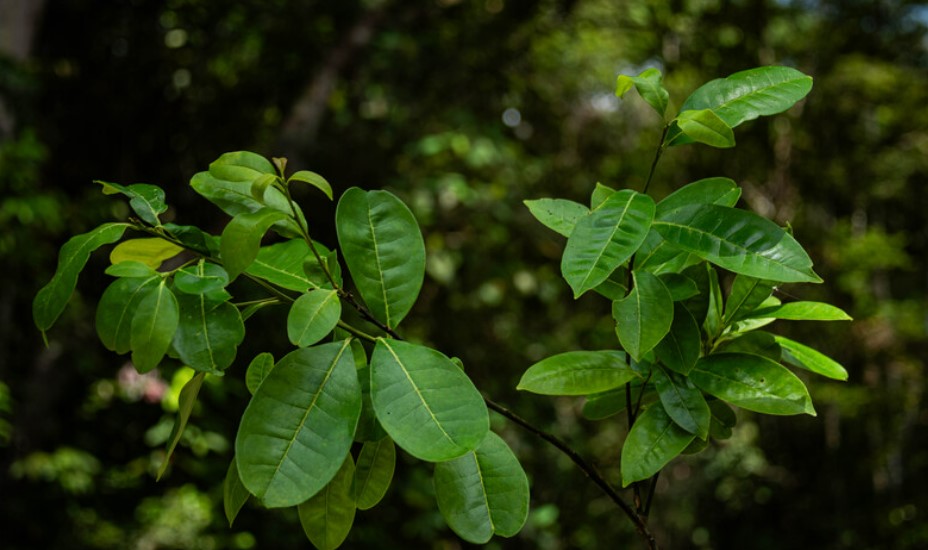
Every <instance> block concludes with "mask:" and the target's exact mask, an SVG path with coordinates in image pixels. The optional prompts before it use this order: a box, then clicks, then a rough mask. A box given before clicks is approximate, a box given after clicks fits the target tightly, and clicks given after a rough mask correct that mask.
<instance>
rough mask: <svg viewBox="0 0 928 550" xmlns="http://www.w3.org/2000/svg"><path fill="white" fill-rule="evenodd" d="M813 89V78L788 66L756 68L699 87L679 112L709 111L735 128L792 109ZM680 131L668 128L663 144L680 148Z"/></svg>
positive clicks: (681, 141) (687, 141)
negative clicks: (761, 117)
mask: <svg viewBox="0 0 928 550" xmlns="http://www.w3.org/2000/svg"><path fill="white" fill-rule="evenodd" d="M811 89H812V78H811V77H808V76H806V75H804V74H802V73H801V72H799V71H797V70H795V69H791V68H789V67H759V68H756V69H750V70H747V71H741V72H738V73H735V74H733V75H731V76H728V77H727V78H718V79H715V80H712V81H710V82H707V83H706V84H703V85H702V86H700V87H699V88H698V89H697V90H696V91H694V92H693V93H692V94H690V96H689V97H688V98H687V99H686V101H684V102H683V105H682V106H681V107H680V111H681V112H682V111H689V110H699V109H711V110H712V111H713V112H714V113H715V114H716V115H718V116H719V118H721V119H722V120H723V121H725V123H726V124H727V125H728V126H729V127H731V128H735V127H737V126H738V125H739V124H741V123H742V122H745V121H748V120H753V119H755V118H757V117H759V116H767V115H774V114H777V113H781V112H783V111H785V110H787V109H789V108H790V107H792V106H793V105H794V104H795V103H796V102H797V101H799V100H800V99H802V98H803V97H805V96H806V94H808V93H809V90H811ZM679 133H680V132H679V129H678V128H674V127H671V129H670V131H669V132H668V133H667V138H666V141H665V143H669V144H671V145H682V144H684V143H689V140H686V139H679Z"/></svg>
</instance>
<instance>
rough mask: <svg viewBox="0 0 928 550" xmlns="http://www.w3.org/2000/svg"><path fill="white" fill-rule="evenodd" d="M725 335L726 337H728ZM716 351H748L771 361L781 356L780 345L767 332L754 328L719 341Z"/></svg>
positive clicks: (777, 359)
mask: <svg viewBox="0 0 928 550" xmlns="http://www.w3.org/2000/svg"><path fill="white" fill-rule="evenodd" d="M729 337H730V336H729V335H726V338H729ZM718 351H720V352H725V353H750V354H753V355H760V356H761V357H766V358H767V359H771V360H773V361H779V360H780V356H781V353H782V352H781V350H780V345H779V344H777V341H776V338H774V336H773V335H772V334H770V333H769V332H764V331H761V330H755V331H752V332H746V333H743V334H735V335H734V337H733V338H732V339H730V340H724V341H721V343H720V344H719V346H718Z"/></svg>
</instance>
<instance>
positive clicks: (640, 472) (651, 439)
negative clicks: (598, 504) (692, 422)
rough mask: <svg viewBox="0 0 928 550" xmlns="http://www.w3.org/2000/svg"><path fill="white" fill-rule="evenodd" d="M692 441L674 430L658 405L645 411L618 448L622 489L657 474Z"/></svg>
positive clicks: (674, 426) (682, 431)
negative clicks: (619, 448) (620, 459)
mask: <svg viewBox="0 0 928 550" xmlns="http://www.w3.org/2000/svg"><path fill="white" fill-rule="evenodd" d="M695 437H696V436H695V435H693V434H691V433H689V432H687V431H686V430H684V429H683V428H681V427H680V426H677V424H676V423H675V422H674V421H673V420H672V419H671V418H670V416H668V415H667V413H666V412H665V411H664V407H662V406H661V405H660V404H657V403H656V404H654V405H652V406H651V407H648V409H647V410H645V411H644V413H642V414H641V415H639V416H638V418H637V419H635V423H634V424H633V425H632V429H631V430H630V431H629V432H628V437H626V438H625V443H624V444H623V445H622V487H627V486H628V485H629V484H630V483H632V482H634V481H641V480H643V479H648V478H649V477H651V476H653V475H654V474H656V473H657V472H659V471H660V470H661V468H663V467H664V466H666V465H667V463H668V462H670V461H671V460H673V459H674V458H675V457H676V456H677V455H679V454H680V453H681V452H683V449H685V448H686V447H687V445H689V444H690V442H691V441H693V439H694V438H695Z"/></svg>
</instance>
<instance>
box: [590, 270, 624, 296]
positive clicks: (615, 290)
mask: <svg viewBox="0 0 928 550" xmlns="http://www.w3.org/2000/svg"><path fill="white" fill-rule="evenodd" d="M628 281H629V278H628V269H626V268H625V267H623V266H619V267H617V268H616V270H615V271H613V272H612V273H610V274H609V277H608V278H607V279H606V280H605V281H603V282H602V283H600V284H599V286H597V287H596V288H594V289H593V292H595V293H597V294H599V295H600V296H605V297H606V298H608V299H610V300H613V301H614V300H621V299H622V298H624V297H625V295H626V294H628V286H627V285H628Z"/></svg>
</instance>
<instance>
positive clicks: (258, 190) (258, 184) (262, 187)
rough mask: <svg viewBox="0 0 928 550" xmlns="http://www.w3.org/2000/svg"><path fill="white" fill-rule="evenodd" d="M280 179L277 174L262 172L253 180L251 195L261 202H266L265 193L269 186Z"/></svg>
mask: <svg viewBox="0 0 928 550" xmlns="http://www.w3.org/2000/svg"><path fill="white" fill-rule="evenodd" d="M278 181H280V178H278V177H277V176H275V175H271V174H261V175H260V176H258V177H257V178H255V180H254V181H252V182H251V196H252V197H254V198H255V199H256V200H258V201H260V202H264V195H265V194H266V193H267V190H268V188H269V187H272V186H273V185H274V184H275V183H277V182H278Z"/></svg>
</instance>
